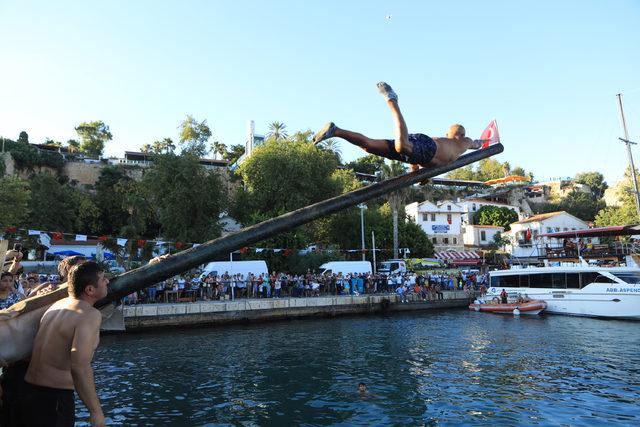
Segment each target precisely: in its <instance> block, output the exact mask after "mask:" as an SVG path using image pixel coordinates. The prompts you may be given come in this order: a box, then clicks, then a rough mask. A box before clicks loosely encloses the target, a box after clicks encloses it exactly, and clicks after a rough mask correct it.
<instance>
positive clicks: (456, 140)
mask: <svg viewBox="0 0 640 427" xmlns="http://www.w3.org/2000/svg"><path fill="white" fill-rule="evenodd" d="M378 90H379V91H380V93H381V94H382V96H383V97H384V99H385V100H386V101H387V105H388V106H389V108H390V109H391V114H392V116H393V120H394V123H395V139H371V138H369V137H366V136H364V135H362V134H361V133H357V132H352V131H348V130H345V129H340V128H339V127H337V126H336V125H335V124H334V123H333V122H330V123H327V124H326V125H325V126H324V127H323V128H322V129H321V130H320V131H319V132H318V133H317V134H316V135H315V136H314V138H313V143H314V144H318V143H319V142H321V141H324V140H325V139H328V138H333V137H337V138H342V139H345V140H347V141H349V142H350V143H352V144H354V145H357V146H358V147H360V148H362V149H364V150H365V151H366V152H367V153H371V154H375V155H377V156H382V157H386V158H387V159H391V160H399V161H401V162H404V163H409V164H411V170H413V171H415V170H418V169H419V167H420V166H423V167H428V166H442V165H446V164H448V163H451V162H453V161H454V160H456V159H457V158H458V157H459V156H460V155H461V154H462V153H464V152H465V151H467V150H468V149H474V150H475V149H478V148H480V147H482V144H483V143H484V142H485V140H481V139H475V140H474V139H471V138H467V137H466V136H465V129H464V127H463V126H462V125H458V124H455V125H451V126H450V127H449V132H447V136H446V137H438V138H433V139H432V138H430V137H428V136H427V135H424V134H421V133H408V131H407V124H406V123H405V121H404V118H403V117H402V113H401V112H400V107H399V106H398V95H396V93H395V92H394V91H393V89H391V86H389V85H388V84H387V83H385V82H380V83H378Z"/></svg>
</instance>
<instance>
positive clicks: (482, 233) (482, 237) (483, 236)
mask: <svg viewBox="0 0 640 427" xmlns="http://www.w3.org/2000/svg"><path fill="white" fill-rule="evenodd" d="M486 240H487V232H486V231H484V230H482V231H480V241H482V242H485V241H486Z"/></svg>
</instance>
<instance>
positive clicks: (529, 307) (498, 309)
mask: <svg viewBox="0 0 640 427" xmlns="http://www.w3.org/2000/svg"><path fill="white" fill-rule="evenodd" d="M546 308H547V303H546V302H544V301H542V300H531V301H527V302H521V303H512V304H502V303H499V302H496V301H491V302H485V301H483V300H476V301H475V302H474V303H473V304H470V305H469V310H474V311H486V312H489V313H504V314H531V315H536V314H540V313H541V312H542V311H543V310H544V309H546Z"/></svg>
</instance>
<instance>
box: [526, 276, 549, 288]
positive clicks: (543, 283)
mask: <svg viewBox="0 0 640 427" xmlns="http://www.w3.org/2000/svg"><path fill="white" fill-rule="evenodd" d="M529 286H530V287H532V288H550V287H551V274H548V273H545V274H532V275H530V276H529Z"/></svg>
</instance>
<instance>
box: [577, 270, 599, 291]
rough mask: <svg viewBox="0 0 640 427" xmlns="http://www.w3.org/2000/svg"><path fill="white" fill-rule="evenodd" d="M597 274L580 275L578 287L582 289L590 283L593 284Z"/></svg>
mask: <svg viewBox="0 0 640 427" xmlns="http://www.w3.org/2000/svg"><path fill="white" fill-rule="evenodd" d="M599 275H600V274H599V273H596V272H593V273H580V287H582V288H584V287H585V286H587V285H588V284H590V283H593V282H594V281H595V280H596V278H597V277H598V276H599Z"/></svg>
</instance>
